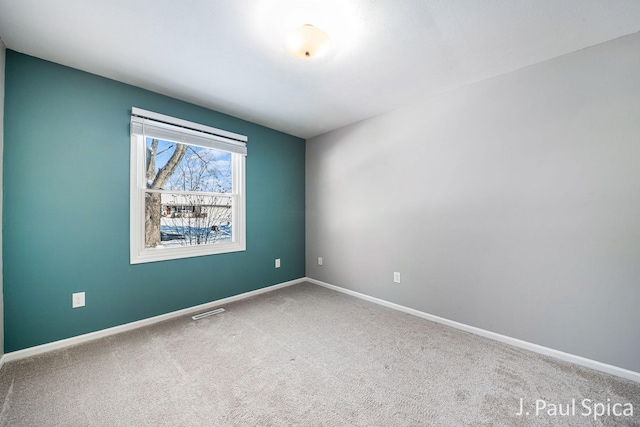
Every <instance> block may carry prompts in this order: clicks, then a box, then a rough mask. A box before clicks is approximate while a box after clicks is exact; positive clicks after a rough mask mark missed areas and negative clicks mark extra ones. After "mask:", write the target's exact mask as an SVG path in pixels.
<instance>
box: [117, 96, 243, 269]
mask: <svg viewBox="0 0 640 427" xmlns="http://www.w3.org/2000/svg"><path fill="white" fill-rule="evenodd" d="M158 124H159V125H160V126H161V127H163V128H165V129H169V130H170V131H171V132H174V138H172V139H170V140H172V141H175V139H177V138H176V137H175V136H176V135H178V134H179V133H180V130H181V129H184V130H185V132H182V133H183V134H184V136H183V138H182V140H181V141H175V142H178V143H186V144H191V145H198V146H203V147H207V148H215V149H217V150H221V149H222V150H223V151H228V152H231V163H232V165H231V170H232V173H231V181H232V184H231V187H232V193H230V194H229V196H231V197H232V199H233V200H234V203H233V205H232V223H233V241H232V242H229V243H226V242H225V243H215V244H205V245H193V246H183V247H173V248H146V247H145V244H144V230H145V229H144V227H145V224H144V221H145V193H146V191H147V181H146V176H145V167H144V165H145V150H146V143H145V140H146V137H152V138H153V137H154V136H153V135H149V134H146V133H147V132H148V129H151V126H153V125H158ZM147 126H149V128H148V129H147ZM130 136H131V165H130V167H131V168H130V224H129V228H130V235H129V242H130V263H131V264H141V263H147V262H156V261H167V260H172V259H182V258H191V257H198V256H205V255H214V254H222V253H230V252H239V251H245V250H246V185H245V176H246V170H245V169H246V159H245V155H246V145H245V144H246V141H247V137H246V136H244V135H239V134H234V133H232V132H227V131H223V130H220V129H216V128H211V127H208V126H204V125H200V124H197V123H192V122H188V121H186V120H181V119H175V118H173V117H169V116H165V115H162V114H158V113H153V112H150V111H146V110H142V109H139V108H135V107H133V108H132V115H131V135H130ZM221 140H222V141H223V144H226V145H224V147H227V148H228V147H230V145H229V144H233V145H234V146H235V147H237V148H233V147H232V149H234V151H235V152H233V151H230V150H229V149H225V148H220V147H221V145H217V143H218V142H220V141H221ZM211 141H213V142H211ZM216 141H217V142H216ZM210 144H211V145H210Z"/></svg>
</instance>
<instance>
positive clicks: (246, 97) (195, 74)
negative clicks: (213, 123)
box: [0, 0, 640, 138]
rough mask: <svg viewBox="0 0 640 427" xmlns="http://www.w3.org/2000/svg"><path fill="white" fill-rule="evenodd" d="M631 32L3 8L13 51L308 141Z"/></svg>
mask: <svg viewBox="0 0 640 427" xmlns="http://www.w3.org/2000/svg"><path fill="white" fill-rule="evenodd" d="M306 23H311V24H314V25H317V26H319V27H321V28H323V29H325V31H327V32H328V33H329V35H330V36H331V37H332V40H333V42H332V46H331V50H330V51H329V53H328V54H326V55H325V56H323V57H320V58H316V59H315V60H310V61H303V60H300V59H296V58H293V57H291V56H289V55H288V54H287V53H286V51H285V50H284V47H283V45H282V40H283V38H284V35H285V33H286V31H287V30H288V29H290V28H291V27H292V26H293V27H295V26H298V25H302V24H306ZM637 31H640V1H639V0H502V1H500V0H493V1H491V0H457V1H456V0H262V1H257V0H91V1H88V0H46V1H43V0H0V38H2V40H3V41H4V43H5V45H6V46H7V47H8V48H10V49H13V50H15V51H18V52H23V53H26V54H29V55H33V56H36V57H39V58H44V59H47V60H50V61H54V62H57V63H60V64H64V65H68V66H71V67H74V68H78V69H81V70H85V71H88V72H91V73H95V74H98V75H101V76H105V77H109V78H112V79H115V80H119V81H122V82H125V83H129V84H133V85H136V86H139V87H143V88H146V89H150V90H152V91H155V92H159V93H163V94H166V95H169V96H172V97H175V98H178V99H182V100H185V101H189V102H192V103H194V104H198V105H202V106H205V107H208V108H211V109H214V110H217V111H221V112H224V113H228V114H231V115H234V116H237V117H240V118H243V119H246V120H250V121H252V122H255V123H259V124H262V125H265V126H268V127H271V128H274V129H278V130H281V131H284V132H287V133H290V134H293V135H296V136H300V137H303V138H309V137H313V136H316V135H319V134H321V133H324V132H327V131H330V130H333V129H336V128H339V127H342V126H344V125H347V124H350V123H353V122H356V121H359V120H362V119H364V118H367V117H371V116H373V115H376V114H380V113H383V112H386V111H390V110H393V109H395V108H398V107H400V106H403V105H406V104H408V103H411V102H414V101H417V100H419V99H423V98H425V97H429V96H433V95H435V94H438V93H442V92H444V91H448V90H451V89H454V88H457V87H460V86H463V85H466V84H469V83H473V82H477V81H480V80H484V79H487V78H489V77H492V76H496V75H499V74H503V73H506V72H509V71H512V70H515V69H518V68H522V67H525V66H527V65H531V64H534V63H537V62H541V61H544V60H547V59H550V58H553V57H556V56H559V55H562V54H565V53H569V52H572V51H575V50H578V49H582V48H584V47H587V46H592V45H594V44H598V43H602V42H605V41H607V40H611V39H614V38H617V37H620V36H623V35H626V34H630V33H635V32H637Z"/></svg>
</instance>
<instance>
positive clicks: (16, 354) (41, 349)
mask: <svg viewBox="0 0 640 427" xmlns="http://www.w3.org/2000/svg"><path fill="white" fill-rule="evenodd" d="M305 281H307V279H306V278H300V279H296V280H291V281H288V282H283V283H279V284H277V285H273V286H267V287H266V288H261V289H256V290H255V291H251V292H245V293H243V294H240V295H234V296H231V297H228V298H223V299H219V300H216V301H211V302H208V303H205V304H200V305H196V306H193V307H188V308H184V309H182V310H177V311H172V312H171V313H166V314H161V315H159V316H154V317H149V318H147V319H142V320H138V321H136V322H131V323H125V324H124V325H119V326H114V327H112V328H108V329H102V330H100V331H96V332H90V333H88V334H83V335H78V336H75V337H71V338H67V339H63V340H60V341H54V342H50V343H47V344H42V345H38V346H35V347H29V348H25V349H23V350H17V351H12V352H10V353H7V354H5V355H3V356H2V358H0V369H2V365H4V363H5V362H11V361H13V360H18V359H23V358H25V357H30V356H35V355H37V354H42V353H47V352H49V351H53V350H58V349H60V348H64V347H69V346H72V345H76V344H81V343H84V342H87V341H93V340H95V339H98V338H103V337H107V336H109V335H115V334H119V333H122V332H126V331H130V330H132V329H137V328H141V327H143V326H147V325H151V324H154V323H158V322H162V321H164V320H169V319H173V318H175V317H180V316H185V315H187V314H192V313H195V312H198V311H203V310H208V309H211V308H214V307H219V306H221V305H223V304H229V303H231V302H234V301H239V300H242V299H246V298H250V297H253V296H256V295H260V294H264V293H266V292H271V291H275V290H276V289H280V288H285V287H287V286H291V285H295V284H298V283H302V282H305Z"/></svg>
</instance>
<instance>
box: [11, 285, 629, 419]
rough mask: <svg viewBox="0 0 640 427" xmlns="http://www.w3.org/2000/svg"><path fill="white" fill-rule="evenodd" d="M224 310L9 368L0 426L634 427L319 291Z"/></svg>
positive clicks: (568, 384)
mask: <svg viewBox="0 0 640 427" xmlns="http://www.w3.org/2000/svg"><path fill="white" fill-rule="evenodd" d="M225 309H226V311H225V312H224V313H222V314H218V315H215V316H211V317H207V318H205V319H202V320H198V321H193V320H191V318H190V317H181V318H177V319H174V320H170V321H166V322H162V323H158V324H155V325H152V326H149V327H146V328H142V329H137V330H134V331H131V332H127V333H123V334H119V335H115V336H111V337H107V338H103V339H100V340H96V341H93V342H89V343H86V344H82V345H78V346H75V347H70V348H66V349H62V350H58V351H55V352H50V353H47V354H44V355H40V356H36V357H32V358H29V359H22V360H18V361H15V362H10V363H7V364H6V365H5V366H4V367H3V368H2V370H1V371H0V399H2V411H1V413H0V425H2V426H227V425H238V426H254V425H256V426H257V425H259V426H263V425H296V426H300V425H309V426H319V425H326V426H349V425H353V426H420V425H428V426H461V425H469V426H483V425H487V426H488V425H494V426H518V425H523V426H524V425H527V426H529V425H532V426H537V425H540V426H547V425H568V426H584V425H605V426H613V425H627V426H632V425H635V426H638V425H640V384H638V383H634V382H631V381H627V380H623V379H620V378H617V377H613V376H610V375H607V374H603V373H600V372H596V371H593V370H590V369H586V368H582V367H579V366H575V365H571V364H568V363H564V362H561V361H557V360H555V359H551V358H548V357H545V356H541V355H538V354H534V353H531V352H528V351H525V350H520V349H518V348H514V347H510V346H507V345H504V344H501V343H497V342H494V341H491V340H488V339H485V338H482V337H478V336H475V335H472V334H468V333H465V332H461V331H458V330H455V329H451V328H449V327H446V326H442V325H439V324H436V323H432V322H429V321H426V320H423V319H420V318H417V317H414V316H411V315H408V314H404V313H401V312H397V311H394V310H391V309H388V308H385V307H381V306H378V305H375V304H372V303H369V302H366V301H362V300H360V299H357V298H353V297H350V296H347V295H344V294H341V293H338V292H335V291H332V290H328V289H325V288H322V287H319V286H316V285H312V284H308V283H304V284H300V285H295V286H292V287H288V288H284V289H280V290H277V291H274V292H271V293H268V294H263V295H260V296H257V297H254V298H251V299H247V300H243V301H239V302H235V303H232V304H228V305H226V306H225ZM521 399H523V400H522V403H523V408H524V411H528V412H529V415H528V416H525V415H521V416H518V415H516V413H517V412H520V408H521ZM585 399H586V400H585ZM574 400H575V409H574V410H573V411H572V409H573V407H572V406H571V405H572V402H573V401H574ZM536 401H537V402H536ZM543 404H544V405H545V407H544V408H542V405H543ZM616 404H618V405H617V406H615V405H616ZM624 404H626V405H624ZM536 405H538V409H537V412H538V414H537V415H536ZM567 405H569V406H568V407H567ZM630 405H633V409H632V410H633V416H630V415H629V408H630ZM554 408H555V413H556V415H553V413H554ZM607 409H608V411H609V415H607ZM567 410H568V411H569V415H561V413H566V412H567ZM602 411H604V414H603V415H598V414H599V413H600V412H602ZM594 412H595V415H594ZM614 412H617V413H619V414H621V415H619V416H616V415H614ZM623 412H626V414H627V415H624V414H623Z"/></svg>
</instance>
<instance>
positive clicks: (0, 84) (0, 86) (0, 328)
mask: <svg viewBox="0 0 640 427" xmlns="http://www.w3.org/2000/svg"><path fill="white" fill-rule="evenodd" d="M5 53H6V48H5V46H4V43H3V42H2V39H0V356H2V355H3V354H4V297H3V295H4V294H3V281H2V271H3V267H2V224H1V221H2V189H3V187H4V185H3V179H2V176H3V170H2V166H3V163H4V161H3V151H4V150H3V149H4V64H5Z"/></svg>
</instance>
